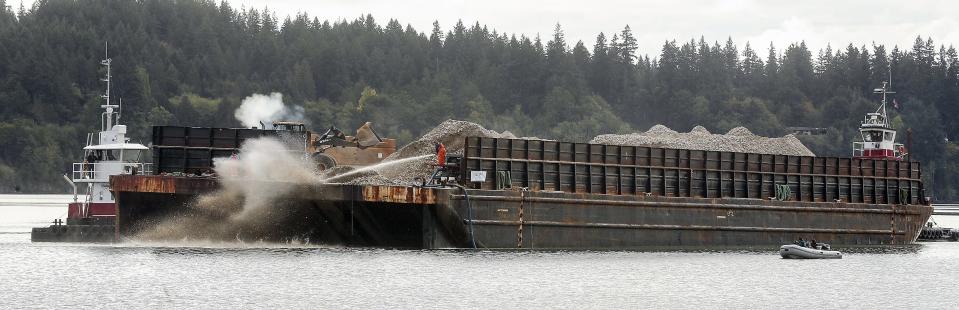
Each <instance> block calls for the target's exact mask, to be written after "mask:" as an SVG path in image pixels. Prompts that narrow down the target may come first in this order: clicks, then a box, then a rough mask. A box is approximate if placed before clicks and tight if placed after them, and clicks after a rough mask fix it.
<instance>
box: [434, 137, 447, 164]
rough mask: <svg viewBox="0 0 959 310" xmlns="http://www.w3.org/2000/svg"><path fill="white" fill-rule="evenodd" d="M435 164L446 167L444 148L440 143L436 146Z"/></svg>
mask: <svg viewBox="0 0 959 310" xmlns="http://www.w3.org/2000/svg"><path fill="white" fill-rule="evenodd" d="M436 164H437V165H438V166H441V167H442V166H446V146H445V145H443V144H442V143H440V144H439V145H437V146H436Z"/></svg>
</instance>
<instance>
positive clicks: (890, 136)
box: [883, 132, 892, 141]
mask: <svg viewBox="0 0 959 310" xmlns="http://www.w3.org/2000/svg"><path fill="white" fill-rule="evenodd" d="M883 140H886V141H892V133H891V132H886V137H885V138H884V139H883Z"/></svg>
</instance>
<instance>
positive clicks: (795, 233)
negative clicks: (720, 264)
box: [434, 190, 932, 249]
mask: <svg viewBox="0 0 959 310" xmlns="http://www.w3.org/2000/svg"><path fill="white" fill-rule="evenodd" d="M469 197H470V204H469V205H467V204H466V202H465V197H464V196H463V195H461V194H459V193H455V194H452V195H449V198H448V200H444V202H445V203H449V204H451V205H454V206H455V208H456V209H457V213H458V214H460V215H465V214H469V213H470V212H467V210H466V208H472V212H471V213H472V214H474V217H473V218H463V219H462V220H463V222H464V223H465V224H464V225H469V224H472V225H473V226H474V229H475V236H476V238H477V240H478V241H481V242H482V243H483V244H484V245H486V246H488V247H492V248H516V247H522V248H533V249H631V248H644V247H693V248H696V247H715V246H722V247H728V246H733V247H746V246H777V245H781V244H785V243H790V242H792V241H793V240H795V239H798V238H800V237H801V238H805V239H816V240H821V241H824V242H829V243H833V244H836V245H843V246H849V245H882V244H908V243H911V242H914V241H915V239H916V237H917V236H918V232H919V230H920V228H921V226H922V225H923V224H924V223H925V221H926V220H927V219H928V218H929V215H930V214H931V212H932V208H931V207H929V206H923V205H876V204H850V203H833V202H818V203H811V202H805V203H804V202H781V201H767V200H759V199H724V198H709V199H707V198H679V197H655V196H650V197H636V196H622V195H602V194H582V193H562V192H521V191H511V190H500V191H490V190H471V191H470V195H469ZM521 209H522V211H521ZM519 212H523V218H522V219H520V218H519ZM520 227H523V229H522V230H521V233H522V234H523V235H522V236H521V237H518V236H517V235H516V234H517V231H520V230H519V229H520ZM518 240H519V241H520V244H519V245H517V241H518ZM434 245H437V246H438V247H442V246H443V245H445V246H450V245H446V244H444V243H443V242H442V240H440V241H439V242H435V243H434ZM453 246H455V245H453Z"/></svg>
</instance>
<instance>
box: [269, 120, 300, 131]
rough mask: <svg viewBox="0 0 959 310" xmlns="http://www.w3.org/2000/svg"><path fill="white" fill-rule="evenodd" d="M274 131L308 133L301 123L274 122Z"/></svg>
mask: <svg viewBox="0 0 959 310" xmlns="http://www.w3.org/2000/svg"><path fill="white" fill-rule="evenodd" d="M273 130H284V131H306V125H304V124H303V123H300V122H290V121H274V122H273Z"/></svg>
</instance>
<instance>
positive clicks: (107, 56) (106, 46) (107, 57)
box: [100, 42, 120, 131]
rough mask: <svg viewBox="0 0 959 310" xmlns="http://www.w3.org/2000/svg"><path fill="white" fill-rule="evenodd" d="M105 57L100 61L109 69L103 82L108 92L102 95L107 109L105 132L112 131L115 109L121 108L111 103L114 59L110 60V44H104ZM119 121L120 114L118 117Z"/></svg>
mask: <svg viewBox="0 0 959 310" xmlns="http://www.w3.org/2000/svg"><path fill="white" fill-rule="evenodd" d="M103 48H104V51H103V57H104V59H103V60H101V61H100V65H103V66H105V67H107V74H106V76H104V78H103V79H102V81H104V82H107V90H106V92H105V93H103V95H100V97H102V98H103V99H105V100H106V102H105V103H104V104H103V105H100V107H101V108H104V109H106V112H103V118H102V120H103V128H102V130H103V131H106V130H110V129H111V128H113V114H114V110H113V109H114V108H119V107H120V106H117V105H113V104H111V103H110V79H111V78H112V77H113V76H112V72H110V69H111V68H110V65H111V64H112V63H113V59H110V42H104V43H103ZM117 119H119V114H118V115H117Z"/></svg>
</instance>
